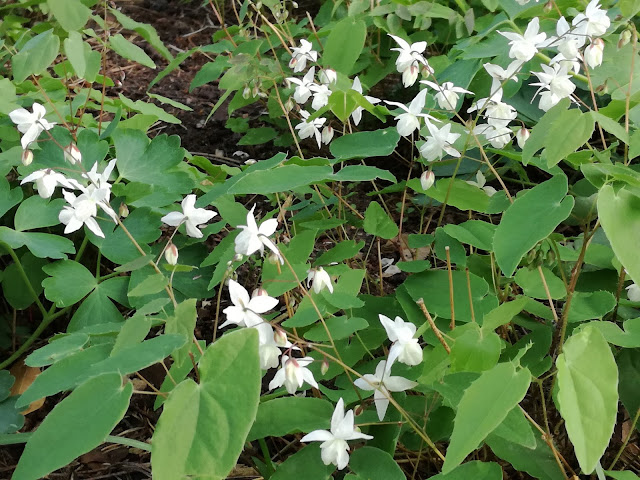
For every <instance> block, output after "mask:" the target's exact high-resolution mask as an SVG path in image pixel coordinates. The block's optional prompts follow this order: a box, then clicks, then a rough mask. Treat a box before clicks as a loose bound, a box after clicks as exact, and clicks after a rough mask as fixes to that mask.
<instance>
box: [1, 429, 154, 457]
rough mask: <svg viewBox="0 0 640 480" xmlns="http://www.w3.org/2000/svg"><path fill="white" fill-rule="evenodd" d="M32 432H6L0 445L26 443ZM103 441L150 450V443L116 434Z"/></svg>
mask: <svg viewBox="0 0 640 480" xmlns="http://www.w3.org/2000/svg"><path fill="white" fill-rule="evenodd" d="M33 433H34V432H26V433H7V434H1V435H0V445H15V444H17V443H27V442H28V441H29V439H30V438H31V436H32V435H33ZM104 443H117V444H118V445H126V446H127V447H134V448H139V449H140V450H145V451H147V452H150V451H151V445H150V444H148V443H146V442H140V441H138V440H134V439H132V438H127V437H118V436H116V435H107V437H106V438H105V440H104Z"/></svg>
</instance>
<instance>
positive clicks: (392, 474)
mask: <svg viewBox="0 0 640 480" xmlns="http://www.w3.org/2000/svg"><path fill="white" fill-rule="evenodd" d="M349 467H350V468H351V470H353V471H354V472H356V473H357V474H358V475H359V476H360V477H361V478H367V479H369V480H405V479H406V477H405V475H404V473H403V472H402V469H401V468H400V467H399V466H398V464H397V463H396V461H395V460H394V459H393V457H392V456H391V455H389V454H388V453H387V452H385V451H384V450H380V449H379V448H374V447H362V448H358V449H357V450H356V451H354V452H353V454H351V458H349Z"/></svg>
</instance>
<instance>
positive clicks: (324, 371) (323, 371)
mask: <svg viewBox="0 0 640 480" xmlns="http://www.w3.org/2000/svg"><path fill="white" fill-rule="evenodd" d="M328 371H329V361H328V360H327V359H326V358H325V359H323V360H322V363H321V364H320V374H322V375H326V374H327V372H328Z"/></svg>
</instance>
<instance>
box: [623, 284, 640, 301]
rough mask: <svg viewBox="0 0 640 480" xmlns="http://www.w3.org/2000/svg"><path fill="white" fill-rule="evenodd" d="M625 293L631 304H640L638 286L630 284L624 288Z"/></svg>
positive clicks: (639, 289)
mask: <svg viewBox="0 0 640 480" xmlns="http://www.w3.org/2000/svg"><path fill="white" fill-rule="evenodd" d="M625 290H626V291H627V298H628V299H629V300H631V301H632V302H640V286H639V285H636V284H635V283H632V284H631V285H629V286H628V287H626V288H625Z"/></svg>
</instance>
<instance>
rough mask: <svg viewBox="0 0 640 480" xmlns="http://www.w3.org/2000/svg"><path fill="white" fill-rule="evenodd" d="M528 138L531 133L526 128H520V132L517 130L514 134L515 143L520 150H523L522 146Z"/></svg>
mask: <svg viewBox="0 0 640 480" xmlns="http://www.w3.org/2000/svg"><path fill="white" fill-rule="evenodd" d="M530 136H531V133H530V132H529V130H527V129H526V128H524V127H522V128H521V129H520V130H518V132H517V133H516V142H518V146H519V147H520V148H524V144H525V143H526V142H527V140H528V139H529V137H530Z"/></svg>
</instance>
